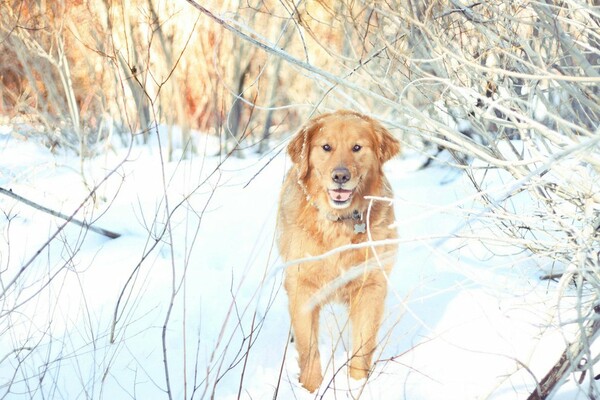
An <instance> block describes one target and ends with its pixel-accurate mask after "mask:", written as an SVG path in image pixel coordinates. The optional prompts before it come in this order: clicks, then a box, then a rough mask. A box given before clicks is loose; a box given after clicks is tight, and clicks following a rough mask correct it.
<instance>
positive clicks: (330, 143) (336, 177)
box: [288, 111, 400, 210]
mask: <svg viewBox="0 0 600 400" xmlns="http://www.w3.org/2000/svg"><path fill="white" fill-rule="evenodd" d="M399 150H400V145H399V143H398V141H397V140H396V139H395V138H394V137H393V136H392V135H391V134H390V133H389V132H388V131H387V130H386V129H385V128H383V127H382V126H381V125H380V124H379V123H378V122H376V121H374V120H372V119H371V118H369V117H366V116H364V115H361V114H358V113H355V112H351V111H338V112H335V113H331V114H325V115H322V116H320V117H317V118H315V119H313V120H311V121H309V122H308V124H307V125H306V126H305V127H304V128H303V129H301V130H300V132H299V133H298V134H297V135H296V136H295V137H294V138H293V139H292V141H291V142H290V144H289V146H288V152H289V154H290V157H291V158H292V161H293V162H294V163H295V164H296V168H297V172H298V179H299V180H301V181H302V183H303V184H304V185H305V187H306V188H307V190H308V192H309V194H310V196H311V197H312V198H313V200H314V201H315V202H317V205H318V206H319V207H330V208H331V209H334V210H342V209H345V208H348V207H350V206H351V205H354V206H357V205H358V203H359V202H361V201H364V200H363V196H364V195H367V194H374V193H370V191H372V190H374V187H373V186H374V185H376V184H380V183H381V182H380V180H381V177H382V174H381V167H382V165H383V163H384V162H385V161H387V160H388V159H390V158H391V157H393V156H394V155H396V154H397V153H398V151H399Z"/></svg>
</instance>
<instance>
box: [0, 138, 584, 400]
mask: <svg viewBox="0 0 600 400" xmlns="http://www.w3.org/2000/svg"><path fill="white" fill-rule="evenodd" d="M198 141H199V146H198V147H199V148H200V149H201V150H200V153H201V155H197V156H195V157H194V158H193V159H191V160H183V161H177V162H171V163H167V162H164V161H163V160H164V157H161V152H160V151H159V147H158V146H157V145H156V144H154V145H143V146H142V145H136V146H133V148H132V149H131V151H130V152H128V151H127V149H122V148H119V147H118V146H117V147H116V148H114V149H107V150H105V151H103V152H102V154H101V155H98V156H97V157H95V158H92V159H89V160H86V161H85V162H84V164H83V171H84V174H83V176H82V174H81V172H80V171H81V166H80V160H79V158H77V157H76V156H74V155H72V154H69V153H68V152H65V151H61V150H58V151H57V153H56V154H52V153H50V152H49V151H48V150H46V149H45V148H43V147H42V146H41V145H40V144H38V143H36V142H35V141H34V140H32V139H30V140H25V141H23V140H22V139H17V138H15V137H13V135H12V134H11V128H7V127H4V128H2V130H0V187H3V188H5V189H12V190H13V191H14V193H17V194H19V195H22V196H24V197H27V198H29V199H30V200H33V201H35V202H38V203H40V204H43V205H44V206H46V207H50V208H53V209H56V210H58V211H61V212H62V213H65V214H71V213H73V212H74V211H75V210H76V209H77V208H78V207H79V206H80V204H82V202H83V206H82V208H81V211H80V212H79V213H77V215H76V216H75V217H76V218H78V219H85V220H86V221H94V225H95V226H99V227H102V228H105V229H108V230H111V231H114V232H118V233H119V234H121V236H120V237H119V238H117V239H109V238H107V237H104V236H101V235H98V234H96V233H93V232H90V231H86V230H85V229H82V228H80V227H78V226H76V225H73V224H68V225H67V226H65V227H64V229H61V230H60V232H59V233H58V234H57V235H56V236H55V237H54V239H53V240H51V241H50V242H48V239H49V238H50V237H52V235H55V233H56V232H57V231H58V230H59V227H61V226H62V225H63V223H64V221H62V220H60V219H58V218H55V217H52V216H49V215H47V214H44V213H41V212H40V211H38V210H35V209H33V208H30V207H28V206H26V205H24V204H22V203H19V202H17V201H15V200H13V199H11V198H9V197H7V196H1V195H0V211H1V214H0V284H1V287H0V290H1V292H2V295H1V296H0V304H1V309H0V313H1V314H0V398H8V399H20V398H23V399H25V398H36V399H37V398H39V399H42V398H43V399H56V398H61V399H63V398H64V399H80V398H81V399H82V398H94V399H96V398H104V399H126V398H136V399H158V398H168V394H167V388H170V391H171V394H172V398H173V399H183V398H192V397H193V398H196V399H199V398H215V399H237V398H242V399H272V398H278V399H316V398H322V399H350V398H361V399H410V400H421V399H423V400H430V399H457V400H459V399H460V400H462V399H484V398H490V399H525V398H527V396H528V395H529V393H531V391H532V390H533V389H534V387H535V379H534V378H533V377H532V374H535V376H536V378H537V379H538V380H539V379H540V378H541V377H542V376H543V375H544V374H545V373H546V372H547V371H548V369H549V368H550V367H551V366H552V365H553V364H554V363H555V362H556V361H557V360H558V357H559V356H560V354H561V353H562V351H563V350H564V346H565V343H566V340H567V338H566V337H565V334H566V333H565V330H564V329H562V327H561V326H558V324H557V321H556V320H555V315H554V314H553V312H552V310H554V309H555V306H556V304H557V301H558V299H557V288H556V287H555V286H554V284H553V283H548V282H547V281H540V280H539V269H538V264H539V263H541V262H543V261H541V260H538V259H535V258H533V257H531V256H530V255H529V254H527V253H524V252H522V251H519V250H518V249H517V248H515V247H513V246H507V245H503V244H502V243H494V241H493V235H494V232H493V230H491V229H489V228H490V227H489V226H486V223H485V220H483V222H481V221H480V220H479V219H477V218H476V217H475V216H477V215H478V213H479V212H480V210H481V208H480V206H478V203H477V202H476V200H475V197H474V196H475V192H474V190H473V187H472V185H471V184H470V182H469V181H468V180H467V179H466V178H465V177H464V176H463V174H462V173H461V172H458V171H457V170H453V169H450V168H448V167H444V166H442V165H439V164H438V165H435V164H434V166H432V167H430V168H427V169H424V170H418V166H419V165H420V164H421V163H422V162H423V159H422V157H420V156H419V155H416V154H413V153H411V152H407V153H405V154H404V155H403V156H402V157H399V158H398V159H395V160H392V161H390V162H389V163H388V164H387V165H386V168H385V170H386V173H387V174H388V177H389V178H390V181H391V183H392V185H393V187H394V191H395V193H396V202H395V203H394V206H395V209H396V213H397V214H396V215H397V220H398V221H397V225H398V230H399V233H400V242H401V243H400V252H399V254H400V256H399V258H398V261H397V264H396V266H395V269H394V271H393V274H392V275H391V277H390V282H389V286H390V295H389V298H388V302H387V317H386V319H385V322H384V326H383V328H382V330H381V332H380V339H381V344H380V346H379V348H378V354H377V359H378V361H377V363H376V366H375V368H374V371H373V373H372V375H371V377H370V378H369V380H368V381H367V382H357V381H353V380H352V379H350V378H349V377H348V375H347V371H346V367H345V363H346V361H347V349H348V345H349V340H348V329H346V328H345V326H346V325H347V321H346V314H345V310H344V308H343V307H340V306H337V305H331V306H328V307H326V308H325V309H324V312H323V315H322V329H321V338H320V343H321V346H322V348H321V355H322V364H323V367H324V371H325V379H324V382H323V385H322V386H321V388H320V390H319V391H318V393H316V394H310V393H308V392H306V391H305V390H304V389H302V388H301V387H300V386H299V384H298V381H297V373H298V366H297V362H296V353H295V349H294V347H293V344H290V340H289V317H288V314H287V298H286V295H285V291H284V290H283V288H282V285H281V281H282V275H283V269H282V267H281V260H280V259H279V257H278V254H277V249H276V246H275V242H274V234H275V232H274V227H275V219H276V214H277V198H278V195H279V188H280V186H281V182H282V180H283V177H284V174H285V172H286V170H287V168H288V167H289V161H288V160H287V158H286V156H285V152H280V153H279V154H278V153H277V151H278V150H280V148H278V149H275V150H274V151H273V152H272V153H270V154H267V155H266V156H264V157H262V158H258V157H256V156H252V155H249V156H247V157H246V158H244V159H240V158H233V157H232V158H229V159H226V160H223V159H220V158H219V157H216V156H211V155H209V154H210V153H211V152H213V151H214V150H212V143H211V142H210V138H206V137H202V136H199V139H198ZM203 149H207V150H203ZM204 154H206V155H204ZM107 176H108V178H106V177H107ZM504 184H506V183H504V182H503V181H502V180H501V179H498V180H497V185H498V188H502V187H503V185H504ZM96 185H98V187H97V189H96V190H95V193H94V195H93V196H91V197H90V198H89V200H88V201H85V202H84V200H85V199H86V198H87V197H88V195H89V193H90V189H91V188H93V187H94V186H96ZM484 237H485V238H486V239H485V240H484V239H482V238H484ZM165 371H167V372H168V373H166V372H165ZM167 377H168V380H167ZM577 393H578V391H577V388H576V385H571V386H567V387H566V388H565V389H563V390H562V392H561V393H560V394H558V395H557V396H555V399H560V400H566V399H569V400H571V399H575V398H577ZM275 395H276V396H275ZM580 398H582V399H583V398H586V397H584V396H583V395H581V397H580Z"/></svg>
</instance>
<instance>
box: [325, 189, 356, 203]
mask: <svg viewBox="0 0 600 400" xmlns="http://www.w3.org/2000/svg"><path fill="white" fill-rule="evenodd" d="M350 195H352V190H344V189H333V190H330V191H329V196H331V198H332V199H333V200H335V201H347V200H348V199H349V198H350Z"/></svg>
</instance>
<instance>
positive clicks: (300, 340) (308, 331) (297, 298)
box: [288, 288, 323, 392]
mask: <svg viewBox="0 0 600 400" xmlns="http://www.w3.org/2000/svg"><path fill="white" fill-rule="evenodd" d="M297 289H298V288H288V296H289V302H290V317H291V320H292V329H293V331H294V340H295V342H296V349H297V350H298V355H299V357H300V360H299V364H300V383H301V384H302V386H304V387H305V388H306V389H307V390H308V391H309V392H314V391H315V390H316V389H317V388H318V387H319V386H320V385H321V382H322V381H323V376H322V374H321V357H320V354H319V344H318V336H319V312H320V307H318V306H317V307H313V308H312V309H309V307H308V302H309V300H310V297H311V296H310V293H304V291H302V292H301V291H300V290H297ZM302 289H306V288H301V290H302Z"/></svg>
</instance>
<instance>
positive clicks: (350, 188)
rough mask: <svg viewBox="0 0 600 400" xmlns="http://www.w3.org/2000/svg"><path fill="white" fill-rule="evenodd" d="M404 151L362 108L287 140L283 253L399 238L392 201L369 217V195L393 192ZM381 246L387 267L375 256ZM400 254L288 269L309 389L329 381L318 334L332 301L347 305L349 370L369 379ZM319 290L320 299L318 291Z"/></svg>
mask: <svg viewBox="0 0 600 400" xmlns="http://www.w3.org/2000/svg"><path fill="white" fill-rule="evenodd" d="M399 150H400V145H399V143H398V141H397V140H396V139H395V138H394V137H393V136H392V135H391V134H390V133H389V132H388V131H387V130H386V129H385V128H384V127H383V126H381V125H380V124H379V123H378V122H377V121H375V120H373V119H371V118H369V117H366V116H364V115H362V114H359V113H356V112H352V111H337V112H334V113H330V114H325V115H321V116H319V117H316V118H314V119H312V120H311V121H309V122H308V123H307V124H306V125H305V126H304V127H303V128H302V129H301V130H300V131H299V132H298V133H297V134H296V136H295V137H294V138H293V139H292V140H291V142H290V144H289V146H288V152H289V155H290V157H291V159H292V162H293V166H292V168H291V169H290V171H289V172H288V175H287V177H286V180H285V182H284V184H283V188H282V191H281V196H280V204H279V218H278V241H279V242H278V245H279V251H280V254H281V256H282V257H283V259H284V260H285V261H291V260H296V259H300V258H305V257H309V256H318V255H321V254H323V253H325V252H327V251H329V250H332V249H335V248H337V247H340V246H344V245H349V244H356V243H361V242H365V241H367V240H369V237H368V235H369V234H370V235H371V238H372V240H383V239H393V238H396V237H397V236H396V231H395V229H393V228H390V225H391V224H392V223H393V222H394V211H393V207H391V206H390V205H389V203H384V202H374V203H373V205H372V207H371V210H370V211H369V221H366V219H367V209H368V208H369V200H367V199H365V198H364V196H369V195H371V196H380V197H389V198H391V197H392V190H391V188H390V185H389V183H388V181H387V179H386V178H385V176H384V175H383V171H382V166H383V164H384V163H385V162H386V161H387V160H389V159H390V158H392V157H393V156H394V155H396V154H397V153H398V152H399ZM359 216H360V217H359ZM363 223H368V230H369V231H368V233H363V232H361V229H360V228H361V227H360V225H361V224H363ZM357 225H358V226H357ZM374 251H376V252H377V256H378V257H377V258H378V259H379V260H381V261H382V264H383V265H382V267H383V268H381V267H380V266H378V265H377V263H376V262H374V259H375V257H376V255H375V254H374V253H373V252H374ZM395 252H396V246H395V245H387V246H378V247H376V248H371V247H364V248H361V249H353V250H349V251H343V252H338V253H336V254H333V255H330V256H328V257H327V258H324V259H321V260H319V261H311V262H303V263H301V264H298V265H292V266H290V267H288V268H287V270H286V273H285V289H286V291H287V294H288V297H289V311H290V317H291V321H292V329H293V331H294V337H295V343H296V347H297V349H298V354H299V363H300V383H301V384H302V385H303V386H304V387H305V388H306V389H307V390H309V391H310V392H313V391H314V390H316V389H317V388H318V387H319V385H320V384H321V381H322V379H323V378H322V374H321V363H320V355H319V349H318V343H317V338H318V330H319V312H320V309H321V306H322V305H323V303H324V302H326V301H330V300H337V301H341V302H343V303H345V304H346V305H347V306H348V309H349V316H350V322H351V325H352V346H353V350H352V358H351V360H350V365H349V370H350V376H352V377H353V378H354V379H362V378H366V377H367V375H368V373H369V370H370V368H371V361H372V356H373V352H374V351H375V348H376V344H377V332H378V330H379V326H380V325H381V319H382V316H383V309H384V302H385V297H386V294H387V277H386V275H387V273H389V272H390V270H391V268H392V265H393V261H394V258H395ZM384 255H385V257H384ZM360 266H363V267H364V268H363V269H360V271H361V272H360V273H359V274H358V275H354V279H352V280H350V281H349V282H342V283H339V282H340V281H339V279H338V278H340V276H342V275H343V274H344V273H345V272H346V271H348V270H350V269H352V268H354V267H360ZM365 266H370V268H369V267H365ZM373 266H375V267H373ZM336 279H338V280H337V281H336V284H337V286H336V288H334V289H331V285H330V286H328V284H331V282H333V281H335V280H336ZM317 294H319V295H320V296H321V297H315V295H317ZM323 296H325V299H322V297H323Z"/></svg>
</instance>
